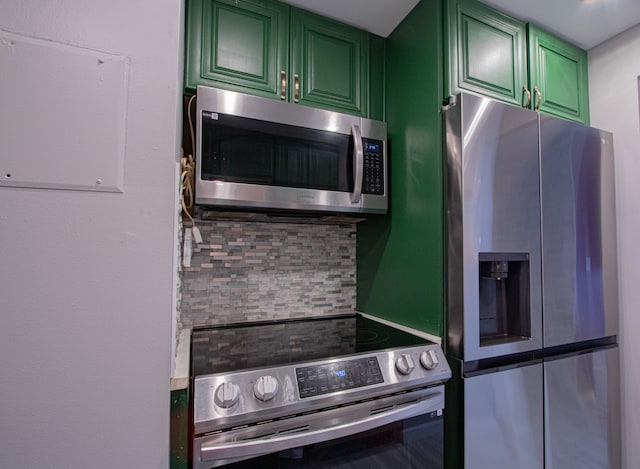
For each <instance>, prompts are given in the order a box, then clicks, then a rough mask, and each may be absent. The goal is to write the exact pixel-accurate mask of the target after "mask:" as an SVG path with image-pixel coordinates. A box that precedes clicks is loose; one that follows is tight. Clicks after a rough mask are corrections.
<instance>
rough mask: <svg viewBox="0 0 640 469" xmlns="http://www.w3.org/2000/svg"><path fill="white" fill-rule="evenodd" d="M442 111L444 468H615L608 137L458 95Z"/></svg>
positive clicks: (614, 265) (616, 371)
mask: <svg viewBox="0 0 640 469" xmlns="http://www.w3.org/2000/svg"><path fill="white" fill-rule="evenodd" d="M443 114H444V122H445V132H446V135H445V143H446V157H447V172H446V182H445V187H446V212H447V215H446V216H447V223H446V227H447V235H448V246H447V250H446V267H447V310H446V320H445V323H446V350H447V353H448V357H447V358H448V359H449V363H450V364H451V366H452V370H453V374H454V376H453V378H452V380H451V381H450V384H449V385H448V388H447V401H448V402H447V410H448V412H447V416H446V419H445V431H446V434H447V440H446V443H447V444H446V448H445V450H446V451H445V452H446V463H447V467H449V468H462V467H464V468H465V469H475V468H478V469H487V468H518V469H528V468H536V469H537V468H546V469H566V468H570V467H571V468H573V467H576V468H577V467H579V468H619V467H620V464H621V462H620V404H619V402H620V399H619V356H618V346H617V334H618V287H617V275H618V274H617V252H616V219H615V196H614V173H613V170H614V167H613V164H614V161H613V150H612V148H613V142H612V136H611V134H609V133H607V132H603V131H600V130H597V129H593V128H589V127H586V126H583V125H579V124H576V123H572V122H569V121H566V120H562V119H557V118H554V117H551V116H546V115H542V114H539V113H536V112H533V111H530V110H526V109H522V108H518V107H515V106H510V105H506V104H502V103H499V102H496V101H493V100H490V99H488V98H483V97H479V96H475V95H470V94H461V95H458V96H457V97H455V99H454V100H452V102H451V103H450V104H449V106H447V107H446V109H445V111H444V112H443Z"/></svg>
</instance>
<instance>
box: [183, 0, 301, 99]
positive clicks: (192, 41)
mask: <svg viewBox="0 0 640 469" xmlns="http://www.w3.org/2000/svg"><path fill="white" fill-rule="evenodd" d="M187 8H188V13H187V51H186V64H185V65H186V71H185V87H186V88H187V89H189V90H192V91H193V90H195V88H196V86H198V85H208V86H217V87H220V88H225V89H230V90H233V91H240V92H250V93H252V94H256V95H258V96H264V97H272V98H278V99H279V98H280V94H281V89H282V83H281V79H280V72H281V71H285V73H286V70H287V67H288V60H289V49H288V47H289V7H287V6H286V5H283V4H281V3H277V2H253V1H243V2H236V1H235V0H190V1H189V2H188V6H187Z"/></svg>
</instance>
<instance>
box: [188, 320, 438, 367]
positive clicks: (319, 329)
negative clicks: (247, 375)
mask: <svg viewBox="0 0 640 469" xmlns="http://www.w3.org/2000/svg"><path fill="white" fill-rule="evenodd" d="M430 343H431V342H430V341H429V340H427V339H424V338H422V337H418V336H415V335H413V334H409V333H407V332H404V331H402V330H400V329H396V328H394V327H391V326H387V325H386V324H382V323H380V322H377V321H373V320H371V319H368V318H365V317H363V316H361V315H359V314H354V315H348V316H332V317H327V318H311V319H291V320H283V321H272V322H255V323H244V324H234V325H225V326H212V327H206V328H197V329H194V330H193V333H192V336H191V361H192V376H201V375H206V374H213V373H226V372H231V371H239V370H243V369H248V368H260V367H271V366H277V365H286V364H290V363H297V362H302V361H309V360H321V359H328V358H333V357H339V356H345V355H352V354H356V353H363V352H373V351H378V350H385V349H392V348H397V347H410V346H415V345H423V344H430Z"/></svg>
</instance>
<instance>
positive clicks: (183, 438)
mask: <svg viewBox="0 0 640 469" xmlns="http://www.w3.org/2000/svg"><path fill="white" fill-rule="evenodd" d="M170 425H171V429H170V437H169V440H170V442H169V451H170V460H169V467H170V468H171V469H187V467H188V466H189V391H188V389H179V390H177V391H171V422H170Z"/></svg>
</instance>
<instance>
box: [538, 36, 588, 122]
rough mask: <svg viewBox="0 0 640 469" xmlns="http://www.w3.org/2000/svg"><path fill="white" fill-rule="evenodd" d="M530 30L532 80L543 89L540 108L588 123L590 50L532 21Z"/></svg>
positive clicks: (547, 112) (559, 115)
mask: <svg viewBox="0 0 640 469" xmlns="http://www.w3.org/2000/svg"><path fill="white" fill-rule="evenodd" d="M528 29H529V75H530V78H529V82H530V84H531V88H532V89H533V87H537V88H538V89H539V90H540V92H541V95H542V97H541V104H540V111H541V112H544V113H546V114H551V115H554V116H558V117H564V118H566V119H571V120H574V121H577V122H582V123H584V124H588V123H589V85H588V72H587V53H586V52H585V51H584V50H582V49H580V48H578V47H576V46H574V45H572V44H569V43H567V42H566V41H563V40H561V39H559V38H557V37H555V36H552V35H551V34H549V33H547V32H545V31H543V30H541V29H540V28H537V27H535V26H533V25H531V24H530V25H528ZM534 105H535V103H534Z"/></svg>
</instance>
